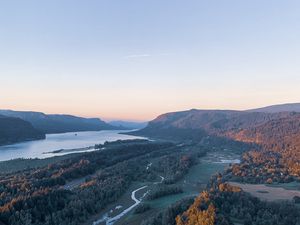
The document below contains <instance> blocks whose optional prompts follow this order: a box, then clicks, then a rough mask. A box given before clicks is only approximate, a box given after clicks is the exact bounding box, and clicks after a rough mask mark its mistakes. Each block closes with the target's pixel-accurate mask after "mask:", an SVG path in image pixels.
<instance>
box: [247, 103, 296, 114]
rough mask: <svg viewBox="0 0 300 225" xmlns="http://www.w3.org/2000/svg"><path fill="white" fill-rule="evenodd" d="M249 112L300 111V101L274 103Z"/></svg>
mask: <svg viewBox="0 0 300 225" xmlns="http://www.w3.org/2000/svg"><path fill="white" fill-rule="evenodd" d="M248 112H266V113H278V112H300V103H289V104H281V105H272V106H267V107H263V108H258V109H251V110H248Z"/></svg>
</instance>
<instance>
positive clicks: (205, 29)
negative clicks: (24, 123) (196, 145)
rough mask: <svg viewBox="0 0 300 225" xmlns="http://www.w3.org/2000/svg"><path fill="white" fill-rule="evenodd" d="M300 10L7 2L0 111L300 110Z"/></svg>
mask: <svg viewBox="0 0 300 225" xmlns="http://www.w3.org/2000/svg"><path fill="white" fill-rule="evenodd" d="M299 9H300V2H299V1H271V0H269V1H263V2H262V1H258V0H255V1H249V2H244V1H237V0H235V1H234V0H230V1H226V2H223V1H219V2H211V1H198V0H197V1H196V0H192V1H189V2H184V1H179V0H167V1H158V0H153V1H148V2H145V1H139V0H130V1H120V0H118V1H94V0H91V1H88V2H86V1H85V2H82V1H74V0H73V1H70V0H63V1H62V0H53V1H47V2H46V1H37V0H29V1H20V0H19V1H17V0H12V1H7V2H2V3H1V7H0V78H1V88H0V96H1V98H0V108H3V109H5V108H6V109H12V110H31V111H41V112H45V113H63V114H73V115H78V116H84V117H100V118H101V119H105V120H116V119H118V120H119V119H122V120H134V121H136V120H138V121H148V120H151V119H154V118H155V117H156V116H158V115H159V114H162V113H166V112H172V111H181V110H187V109H192V108H199V109H235V110H243V109H251V108H258V107H263V106H267V105H274V104H281V103H291V102H300V89H299V83H300V76H299V72H300V65H299V58H300V46H299V44H298V42H299V39H300V24H299V19H300V10H299Z"/></svg>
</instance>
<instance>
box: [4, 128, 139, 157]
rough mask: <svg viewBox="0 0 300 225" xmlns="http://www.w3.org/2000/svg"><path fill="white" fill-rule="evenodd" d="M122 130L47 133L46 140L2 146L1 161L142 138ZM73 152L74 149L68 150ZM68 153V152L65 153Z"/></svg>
mask: <svg viewBox="0 0 300 225" xmlns="http://www.w3.org/2000/svg"><path fill="white" fill-rule="evenodd" d="M121 132H123V131H121V130H117V131H116V130H113V131H112V130H103V131H85V132H73V133H63V134H47V135H46V139H45V140H37V141H27V142H21V143H17V144H13V145H6V146H0V161H5V160H10V159H16V158H48V157H52V156H57V155H61V154H62V153H60V154H53V153H49V154H44V153H45V152H52V151H56V150H60V149H78V148H85V147H89V146H94V145H95V144H103V143H104V142H105V141H116V140H130V139H142V138H141V137H136V136H131V135H125V134H120V133H121ZM86 151H91V150H86ZM68 153H72V151H70V152H68ZM64 154H66V153H64Z"/></svg>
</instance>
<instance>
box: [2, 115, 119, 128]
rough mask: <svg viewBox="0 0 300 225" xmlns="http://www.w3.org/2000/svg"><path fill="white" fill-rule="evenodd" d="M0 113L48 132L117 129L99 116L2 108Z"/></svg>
mask: <svg viewBox="0 0 300 225" xmlns="http://www.w3.org/2000/svg"><path fill="white" fill-rule="evenodd" d="M0 115H4V116H8V117H15V118H20V119H22V120H25V121H27V122H29V123H31V124H32V126H33V127H34V128H35V129H37V130H40V131H41V132H43V133H47V134H50V133H65V132H77V131H99V130H115V129H117V128H116V127H114V126H112V125H110V124H108V123H106V122H104V121H102V120H100V119H98V118H82V117H77V116H72V115H58V114H45V113H41V112H31V111H13V110H0Z"/></svg>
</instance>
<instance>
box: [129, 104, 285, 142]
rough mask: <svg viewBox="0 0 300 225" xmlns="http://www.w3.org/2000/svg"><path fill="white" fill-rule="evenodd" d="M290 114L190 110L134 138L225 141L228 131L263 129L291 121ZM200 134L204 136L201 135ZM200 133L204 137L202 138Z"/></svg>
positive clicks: (156, 123) (153, 124) (165, 117)
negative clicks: (212, 138) (272, 123)
mask: <svg viewBox="0 0 300 225" xmlns="http://www.w3.org/2000/svg"><path fill="white" fill-rule="evenodd" d="M289 115H290V113H276V114H270V113H260V112H244V111H230V110H195V109H193V110H189V111H182V112H173V113H167V114H163V115H161V116H159V117H157V118H156V119H155V120H153V121H151V122H149V124H148V126H147V127H146V128H144V129H142V130H139V131H137V132H132V134H136V135H143V136H149V137H161V138H164V137H168V138H170V137H171V136H174V137H175V138H177V137H178V136H179V135H180V133H181V132H184V134H185V137H187V138H188V136H189V135H191V136H193V138H192V139H195V135H196V133H199V138H198V139H199V140H200V139H201V138H204V137H206V136H210V135H215V136H222V137H226V133H227V132H229V131H239V130H241V129H245V128H249V127H255V126H259V125H262V124H264V123H266V122H268V121H270V120H274V119H280V118H285V117H289ZM200 131H201V132H200ZM200 133H201V135H200Z"/></svg>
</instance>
